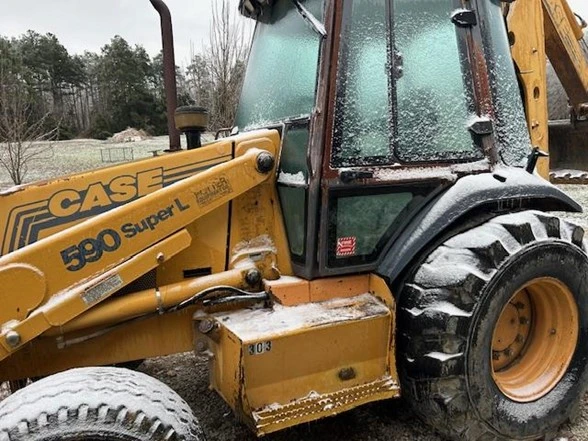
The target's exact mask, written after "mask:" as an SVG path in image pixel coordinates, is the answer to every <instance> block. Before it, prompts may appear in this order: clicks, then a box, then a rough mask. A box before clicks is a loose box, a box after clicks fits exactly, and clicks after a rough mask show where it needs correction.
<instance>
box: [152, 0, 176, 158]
mask: <svg viewBox="0 0 588 441" xmlns="http://www.w3.org/2000/svg"><path fill="white" fill-rule="evenodd" d="M149 1H150V2H151V4H152V5H153V7H154V8H155V10H156V11H157V12H158V13H159V16H160V17H161V39H162V43H163V76H164V83H165V97H166V104H167V129H168V132H169V150H170V151H172V152H175V151H178V150H181V144H180V132H179V131H178V130H177V129H176V125H175V122H174V114H175V111H176V108H177V107H178V88H177V84H176V57H175V53H174V32H173V26H172V19H171V13H170V11H169V8H168V7H167V5H166V4H165V2H164V1H163V0H149Z"/></svg>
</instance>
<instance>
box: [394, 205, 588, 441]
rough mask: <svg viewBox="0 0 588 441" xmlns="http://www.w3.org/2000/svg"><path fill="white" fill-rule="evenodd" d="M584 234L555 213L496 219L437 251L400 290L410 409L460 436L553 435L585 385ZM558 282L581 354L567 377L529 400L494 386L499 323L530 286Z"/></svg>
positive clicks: (474, 439) (401, 356) (402, 359)
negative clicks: (566, 293) (567, 296)
mask: <svg viewBox="0 0 588 441" xmlns="http://www.w3.org/2000/svg"><path fill="white" fill-rule="evenodd" d="M583 237H584V231H583V229H582V228H580V227H578V226H575V225H572V224H570V223H568V222H566V221H563V220H560V219H558V218H557V217H554V216H551V215H548V214H545V213H540V212H522V213H517V214H512V215H507V216H500V217H497V218H495V219H493V220H491V221H489V222H487V223H485V224H483V225H481V226H479V227H476V228H474V229H472V230H469V231H466V232H464V233H462V234H459V235H457V236H455V237H453V238H452V239H450V240H448V241H446V242H445V243H444V244H443V245H441V246H440V247H439V248H437V249H436V250H435V251H433V252H432V253H431V254H430V255H429V256H428V257H427V258H426V260H425V262H424V263H423V264H422V265H421V266H420V267H419V268H418V269H417V270H416V271H415V273H414V275H413V276H412V277H411V280H410V282H409V283H407V284H406V285H405V286H404V288H403V289H402V292H401V297H400V299H399V312H398V345H397V348H398V349H397V358H398V365H399V371H400V378H401V382H402V391H403V394H404V396H405V397H406V398H407V400H408V401H409V402H410V403H411V405H412V407H413V408H414V411H415V412H416V413H417V414H418V415H419V416H420V417H421V418H422V419H423V420H424V421H425V422H427V423H428V424H429V425H431V426H432V427H433V428H435V429H436V430H437V431H438V432H439V433H440V434H442V435H444V436H446V437H448V438H450V439H455V440H468V441H479V440H536V439H539V438H541V439H550V438H549V437H550V435H553V434H554V433H556V431H557V429H558V428H559V427H560V425H561V424H563V423H565V422H567V420H568V419H569V418H570V416H572V415H573V414H574V413H575V412H576V411H577V410H578V408H579V404H580V401H581V399H582V396H583V393H584V391H585V389H586V386H587V385H588V369H587V366H588V362H587V360H588V345H587V344H586V342H587V341H588V257H587V255H586V249H585V246H584V244H583ZM539 277H554V278H557V279H559V280H560V281H562V282H563V283H564V284H565V285H567V287H568V288H569V289H570V291H571V292H572V295H573V296H574V299H575V301H576V305H577V307H578V312H579V328H580V329H579V335H578V344H577V345H576V349H575V353H574V355H573V356H572V361H571V364H570V366H569V368H568V370H567V371H566V373H565V374H564V377H563V378H562V379H561V381H559V383H557V385H556V386H555V388H554V389H553V390H551V391H550V392H549V393H548V394H547V395H545V396H543V397H542V398H539V399H538V400H536V401H534V402H530V403H519V402H514V401H512V400H510V399H509V398H508V397H507V396H505V395H504V394H503V393H502V392H501V391H500V389H499V388H498V387H497V386H496V384H495V382H494V380H493V377H492V367H491V361H490V354H491V344H492V335H493V330H494V326H495V324H496V322H497V320H498V318H499V316H500V314H501V312H502V309H503V307H504V305H506V304H507V303H508V302H509V300H510V299H511V297H512V296H513V295H514V294H515V293H516V292H517V291H518V290H519V289H520V288H521V287H522V286H523V285H524V284H525V283H527V282H529V281H531V280H534V279H536V278H539Z"/></svg>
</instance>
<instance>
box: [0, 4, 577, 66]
mask: <svg viewBox="0 0 588 441" xmlns="http://www.w3.org/2000/svg"><path fill="white" fill-rule="evenodd" d="M215 1H219V0H167V3H168V5H169V8H170V10H171V12H172V18H173V20H174V31H175V44H176V54H177V64H181V65H186V64H188V61H189V58H190V42H193V44H194V46H195V47H196V50H198V49H199V48H200V47H201V46H202V44H203V43H204V44H206V41H207V40H208V30H209V28H210V20H211V12H210V9H211V4H212V2H215ZM230 1H231V2H232V3H233V5H234V7H235V8H236V7H237V4H238V0H230ZM569 2H570V4H571V5H572V8H574V9H575V10H576V12H578V13H580V14H581V15H583V16H584V17H585V18H586V19H587V20H588V1H586V0H569ZM1 4H2V7H1V9H0V35H3V36H10V37H12V36H18V35H20V34H22V33H24V32H26V31H27V30H28V29H34V30H36V31H37V32H40V33H46V32H51V33H53V34H55V35H57V36H58V37H59V39H60V40H61V42H62V43H63V44H64V45H65V46H66V47H67V48H68V49H69V50H70V52H73V53H83V52H84V51H85V50H90V51H95V52H97V51H99V50H100V48H101V47H102V46H104V45H105V44H106V43H108V42H109V41H110V39H111V38H112V37H113V36H114V35H116V34H119V35H122V36H123V37H124V38H125V39H127V40H128V41H129V42H130V43H132V44H137V43H140V44H142V45H143V46H145V48H146V49H147V51H148V52H149V53H150V54H151V55H155V54H157V52H158V51H159V50H160V48H161V37H160V33H159V18H158V15H157V13H156V12H155V10H154V9H153V8H152V7H151V4H150V2H149V0H1Z"/></svg>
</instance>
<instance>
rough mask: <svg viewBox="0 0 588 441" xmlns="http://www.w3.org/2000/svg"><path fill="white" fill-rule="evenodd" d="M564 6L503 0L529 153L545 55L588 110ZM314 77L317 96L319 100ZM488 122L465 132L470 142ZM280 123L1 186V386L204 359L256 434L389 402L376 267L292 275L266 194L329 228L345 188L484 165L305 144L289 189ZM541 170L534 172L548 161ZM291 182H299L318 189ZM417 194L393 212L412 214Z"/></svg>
mask: <svg viewBox="0 0 588 441" xmlns="http://www.w3.org/2000/svg"><path fill="white" fill-rule="evenodd" d="M332 7H333V6H332V5H331V6H330V8H332ZM566 8H567V4H566V3H565V0H542V1H538V0H518V1H517V2H514V3H513V4H511V5H510V10H509V11H508V19H509V26H510V32H511V33H512V39H513V41H514V42H515V43H514V45H513V48H512V50H513V58H514V59H515V61H516V62H517V65H518V67H519V73H520V79H521V84H522V88H523V90H524V92H525V100H526V111H527V119H528V125H529V130H530V133H531V139H532V143H533V144H534V145H535V146H537V147H539V148H541V149H543V150H547V148H548V145H549V144H548V142H549V140H548V121H547V120H548V116H547V111H546V109H547V104H546V103H547V101H546V80H545V77H546V67H545V54H548V55H549V56H550V58H551V60H552V63H553V64H554V66H555V67H556V70H557V71H558V72H560V71H561V72H562V74H561V76H562V82H563V83H564V86H565V87H566V88H567V90H577V91H581V90H583V93H584V94H585V95H587V96H586V97H584V96H583V95H582V94H581V93H580V92H578V94H576V95H575V96H577V100H576V101H573V102H572V106H573V107H574V109H575V110H576V111H577V112H578V113H581V112H583V111H584V110H585V109H584V107H583V103H585V102H586V101H588V93H586V91H587V90H588V88H587V87H586V86H587V85H588V75H587V74H586V61H585V59H581V60H580V59H578V58H577V57H576V55H577V54H578V47H579V46H578V44H579V43H578V39H579V38H580V37H581V35H580V34H581V30H579V27H578V26H577V24H576V23H575V21H574V20H573V17H571V16H570V14H571V12H569V8H567V9H566ZM562 11H563V12H562ZM466 12H468V11H466ZM469 12H471V11H469ZM499 12H500V11H499ZM462 13H463V11H462ZM499 16H500V15H499ZM335 18H336V17H335V16H334V15H333V20H334V19H335ZM338 19H339V20H340V19H341V17H338ZM311 24H312V23H311ZM462 24H463V23H462ZM330 25H331V26H333V28H335V29H337V28H336V23H330ZM314 26H316V23H315V24H314ZM320 31H321V28H320V26H319V27H318V28H317V32H318V33H319V34H320ZM328 49H329V50H328V51H327V52H328V53H333V54H335V53H336V50H335V49H333V48H331V47H328ZM398 56H399V57H400V54H398ZM400 58H401V57H400ZM399 61H400V60H396V62H399ZM329 62H330V60H328V59H327V60H325V61H324V66H323V67H322V69H323V70H326V69H327V67H328V65H329ZM570 66H574V69H572V70H570ZM478 68H480V66H478ZM397 74H398V75H400V71H399V72H397ZM322 75H326V73H325V72H323V73H322ZM333 75H334V74H333ZM335 76H336V75H335ZM333 78H334V77H333ZM327 80H328V78H326V77H325V81H323V82H321V83H320V87H319V88H318V95H319V96H320V97H323V98H324V102H325V103H327V102H329V101H328V99H327V88H326V86H325V84H326V82H327ZM482 83H483V82H482ZM485 86H486V88H488V89H489V86H488V85H487V84H485ZM481 92H483V93H482V95H484V94H485V95H486V96H488V95H489V91H488V90H485V89H484V90H482V91H481ZM334 102H335V100H333V103H334ZM325 112H327V110H325V109H319V110H317V111H316V112H315V113H314V114H313V116H311V117H309V121H310V122H308V126H309V127H312V130H310V129H308V131H309V133H311V134H312V135H313V136H310V135H308V136H309V137H310V139H304V141H303V146H304V147H306V146H307V145H311V146H313V147H314V148H315V149H316V148H317V146H319V144H320V143H321V142H323V138H321V137H320V136H316V135H315V132H316V133H318V134H319V135H321V133H322V132H320V130H324V132H328V127H327V128H325V127H323V126H322V125H321V124H323V123H324V121H323V122H320V123H319V122H317V121H322V120H321V119H320V118H323V115H324V114H329V113H328V112H332V109H329V110H328V112H327V113H325ZM312 118H315V119H312ZM180 122H181V121H180ZM384 122H385V121H384ZM487 122H488V121H478V123H481V124H478V126H476V127H478V130H482V132H480V133H478V135H480V134H484V133H485V132H484V131H483V130H489V129H488V127H487V124H484V123H487ZM297 124H298V125H300V124H302V123H301V122H300V121H298V122H297ZM325 124H326V123H325ZM474 125H475V124H474ZM327 126H328V124H327ZM285 127H286V126H285V125H284V127H283V130H284V132H280V131H279V130H270V129H263V130H256V131H251V132H247V133H244V134H240V135H236V136H232V137H228V138H224V139H222V140H218V141H216V142H213V143H211V144H209V145H206V146H204V147H202V148H198V149H196V150H191V151H186V152H179V153H173V154H169V155H164V156H160V157H156V158H150V159H146V160H143V161H138V162H134V163H130V164H123V165H119V166H115V167H110V168H105V169H101V170H96V171H89V172H83V173H79V174H77V175H73V176H69V177H65V178H61V179H56V180H51V181H47V182H42V183H37V184H33V185H28V186H22V187H17V188H13V189H11V190H9V191H7V192H4V193H1V194H0V228H1V231H2V235H1V237H0V238H1V240H2V242H1V243H0V256H1V257H0V287H1V289H0V306H1V307H0V381H6V380H20V379H25V378H32V377H42V376H45V375H49V374H52V373H55V372H59V371H63V370H66V369H69V368H73V367H79V366H94V365H109V364H115V363H122V362H126V361H134V360H140V359H144V358H149V357H156V356H162V355H168V354H173V353H180V352H186V351H191V350H196V352H198V353H199V354H201V355H204V356H207V357H209V359H210V375H211V378H210V382H211V386H212V387H213V388H214V389H216V390H217V391H218V392H219V393H220V394H221V395H222V396H223V398H224V399H225V400H226V401H227V403H229V405H230V406H231V407H232V408H233V409H234V410H235V412H236V414H237V415H238V417H239V418H240V419H242V420H243V421H244V422H245V423H247V424H248V425H249V426H250V427H251V428H252V429H253V430H254V431H255V432H256V433H257V434H258V435H264V434H268V433H271V432H275V431H277V430H281V429H284V428H286V427H291V426H294V425H297V424H300V423H304V422H308V421H311V420H315V419H318V418H322V417H326V416H330V415H335V414H337V413H340V412H343V411H346V410H349V409H352V408H354V407H356V406H359V405H361V404H364V403H368V402H372V401H376V400H382V399H388V398H392V397H397V396H399V395H400V387H399V381H398V374H397V369H396V343H395V332H396V302H395V299H394V297H393V295H392V292H391V290H390V287H389V286H388V284H387V282H386V281H384V280H383V279H382V278H380V277H379V276H377V275H376V274H375V273H374V272H373V269H374V268H375V266H373V267H370V268H369V269H365V268H366V267H363V269H361V270H358V271H347V272H346V273H345V272H339V273H337V272H335V271H333V272H331V273H328V272H325V273H321V274H326V275H327V276H329V277H327V276H322V277H313V276H314V275H316V274H311V276H309V277H308V280H307V279H303V278H298V277H294V276H293V274H294V268H295V264H296V262H294V261H293V258H292V256H291V253H290V248H289V245H290V244H289V243H288V238H287V234H286V226H285V221H284V218H283V210H282V209H283V208H285V207H282V206H281V202H280V197H279V195H278V188H281V189H284V187H283V186H287V185H290V187H289V190H290V191H293V192H296V191H300V192H302V193H304V195H305V196H304V197H305V198H306V197H307V193H305V192H307V191H308V194H309V195H311V196H312V197H314V198H315V200H317V201H318V199H319V198H320V197H323V199H322V200H321V204H323V205H324V206H323V207H320V209H321V210H323V209H324V211H322V212H321V213H322V214H321V215H322V216H323V217H326V215H327V214H328V212H327V209H328V208H329V207H328V205H329V204H330V203H331V202H330V201H329V200H328V198H329V192H330V194H331V195H333V194H335V195H336V194H337V191H339V190H341V188H343V187H344V184H348V185H349V188H350V189H351V191H355V192H358V194H359V191H360V190H361V191H363V190H365V189H367V191H372V192H374V189H376V190H377V191H375V192H374V194H375V195H376V196H380V194H379V193H380V192H381V193H382V194H383V195H387V192H389V191H390V187H393V186H397V187H396V188H395V189H394V190H395V191H399V190H398V189H399V188H400V187H402V188H403V189H407V188H409V186H411V185H413V184H414V183H415V182H416V183H417V184H419V185H421V186H423V185H422V184H423V182H424V183H425V184H428V187H431V188H432V187H433V184H434V185H435V186H439V188H441V187H443V188H445V186H447V187H448V186H449V184H451V183H454V182H455V181H456V180H457V178H458V176H459V177H461V176H462V174H477V173H483V172H488V171H489V167H490V163H489V162H487V161H485V160H483V161H478V162H474V163H472V164H465V165H464V167H463V168H460V167H459V166H460V164H457V165H455V167H454V164H451V165H450V166H449V168H447V171H445V172H444V171H443V170H445V169H443V168H442V166H439V165H438V164H436V165H431V169H432V170H433V171H430V170H427V164H426V163H423V164H420V163H419V165H418V166H415V167H413V168H412V169H408V170H397V169H396V168H394V167H396V166H399V164H396V165H394V166H390V165H388V164H386V165H385V167H387V168H385V167H384V168H383V170H380V171H383V172H385V173H380V175H379V176H380V177H378V175H377V173H376V175H374V173H373V171H372V170H367V169H366V170H362V169H359V168H358V169H357V170H353V169H352V168H353V167H351V169H345V168H341V169H340V170H335V169H331V168H330V167H331V165H332V164H330V163H329V161H328V158H327V159H326V160H325V162H324V164H323V165H322V167H323V169H321V158H320V157H318V156H317V155H315V154H314V152H315V150H310V147H309V151H310V152H311V154H309V155H307V156H305V155H304V154H300V152H296V155H293V156H294V158H290V162H291V163H292V164H294V165H295V166H296V167H299V168H300V169H301V170H304V171H300V172H299V171H298V169H296V171H295V173H285V174H284V175H285V177H286V178H288V179H290V180H291V181H290V183H289V184H288V183H284V182H281V183H280V182H279V179H278V167H277V166H278V164H280V161H281V159H282V144H283V143H286V142H287V141H284V139H287V136H288V135H287V130H286V128H285ZM305 127H306V126H305ZM331 128H332V127H331ZM290 130H292V129H291V128H290ZM285 133H286V134H285ZM486 135H488V133H486ZM291 139H292V138H291ZM293 139H294V140H295V141H296V142H300V143H301V145H302V141H300V139H299V138H297V137H296V136H295V137H294V138H293ZM295 147H296V146H295ZM320 147H321V148H326V147H324V146H322V145H320ZM302 153H307V152H305V151H303V152H302ZM301 164H303V165H301ZM539 167H540V168H539V170H540V173H541V174H542V175H543V176H547V173H548V171H549V165H548V163H547V162H546V161H544V162H543V163H542V164H541V163H540V165H539ZM460 170H461V171H460ZM321 172H322V173H323V174H322V175H321V174H320V173H321ZM339 172H340V173H339ZM441 172H443V173H441ZM305 173H306V174H308V175H313V174H314V175H313V176H312V179H309V180H311V181H313V182H315V183H317V185H316V186H315V187H312V185H308V186H307V184H306V183H307V180H306V178H307V177H306V176H305ZM437 173H441V175H439V174H437ZM299 176H302V177H301V180H302V184H301V183H300V182H299V180H298V179H294V178H298V177H299ZM496 176H497V175H495V177H496ZM344 177H346V178H345V179H344ZM380 178H381V179H380ZM496 179H497V180H500V179H499V177H496ZM504 179H505V180H506V178H504ZM346 180H347V181H346ZM363 181H365V182H363ZM325 182H326V184H325ZM362 182H363V184H362ZM366 182H367V184H369V185H367V184H366ZM501 182H502V181H501ZM400 184H401V185H400ZM280 185H283V186H282V187H279V186H280ZM321 185H323V187H321ZM361 185H363V187H362V186H361ZM307 187H309V188H307ZM425 187H427V186H423V189H421V191H423V192H424V191H425V190H427V191H428V187H427V188H425ZM349 188H347V189H345V188H343V189H344V190H349ZM406 191H407V192H408V191H409V190H406ZM321 192H322V193H321ZM374 194H372V196H373V195H374ZM391 194H394V192H391ZM426 194H427V193H423V195H422V200H423V201H424V200H425V195H426ZM353 196H356V194H353ZM412 196H414V195H412V194H411V197H412ZM417 196H419V197H415V198H414V199H415V200H414V201H413V202H410V204H409V203H408V202H407V203H406V204H407V205H406V207H404V208H405V209H407V210H408V209H409V208H410V209H412V208H415V207H417V205H418V203H420V202H419V198H420V197H421V195H420V193H419V195H417ZM308 197H309V198H310V196H308ZM341 199H343V197H342V198H341ZM521 199H523V198H521ZM399 205H400V204H399ZM413 205H414V207H413ZM317 207H318V204H317ZM287 208H291V207H287ZM298 208H299V207H298ZM302 208H303V209H304V207H302ZM404 208H402V207H400V208H399V209H398V211H399V213H400V212H401V211H403V210H404ZM415 209H416V208H415ZM300 211H303V210H300ZM317 211H320V210H319V209H318V208H317ZM399 213H396V214H399ZM291 219H292V218H291ZM293 219H294V221H292V222H291V224H295V223H296V222H300V223H302V222H304V221H303V220H302V217H296V218H293ZM408 220H410V219H407V221H408ZM313 222H314V224H315V225H314V227H316V226H317V225H318V220H317V219H316V218H311V219H310V220H309V221H308V224H309V225H310V224H313ZM294 226H296V225H294ZM290 227H292V225H290ZM387 227H388V228H390V229H391V228H392V225H388V226H387ZM413 233H415V234H416V233H418V231H413ZM329 234H330V232H329V230H328V229H326V230H321V231H320V233H317V234H316V237H310V239H309V240H308V242H310V241H311V240H315V241H317V242H320V244H319V245H317V248H320V247H323V249H322V250H321V249H319V250H315V251H318V253H315V254H318V255H314V256H312V258H313V259H316V260H317V261H319V262H317V264H319V266H320V265H324V264H325V262H322V261H320V260H321V259H323V260H325V259H328V256H326V253H322V254H321V251H324V248H326V247H327V240H328V239H327V237H326V236H328V235H329ZM382 234H383V233H382ZM336 239H338V242H337V243H336V248H337V249H338V251H337V252H338V253H339V254H340V256H343V257H349V256H351V255H352V254H353V253H352V251H350V250H354V249H355V246H356V245H357V244H356V241H355V240H356V238H355V237H352V236H351V237H337V238H336ZM376 239H377V238H376ZM387 240H392V239H391V237H388V238H387ZM374 247H375V245H374ZM339 248H340V249H339ZM311 251H312V250H311ZM380 251H381V250H378V252H380ZM346 253H347V254H346ZM309 254H312V252H309ZM358 257H361V256H358ZM371 263H373V262H371ZM359 267H360V268H361V266H359ZM329 269H331V268H329ZM337 269H340V268H337ZM344 269H345V268H344ZM297 274H298V273H297ZM341 274H343V275H341ZM210 290H216V291H222V290H224V291H227V292H230V291H231V290H233V291H237V292H239V294H241V295H244V297H243V299H246V300H248V301H249V303H247V304H246V305H245V306H243V307H240V305H238V304H231V305H226V304H225V305H223V304H222V303H214V302H212V303H210V304H209V305H207V304H206V303H203V304H198V305H197V304H196V302H195V299H196V297H197V296H199V295H203V293H207V292H208V291H210ZM254 294H258V295H259V297H255V296H254ZM247 295H250V296H249V297H247ZM262 298H263V300H261V299H262ZM252 299H253V300H255V301H253V302H251V300H252ZM213 300H214V299H213ZM236 300H239V298H237V299H236ZM241 306H242V305H241Z"/></svg>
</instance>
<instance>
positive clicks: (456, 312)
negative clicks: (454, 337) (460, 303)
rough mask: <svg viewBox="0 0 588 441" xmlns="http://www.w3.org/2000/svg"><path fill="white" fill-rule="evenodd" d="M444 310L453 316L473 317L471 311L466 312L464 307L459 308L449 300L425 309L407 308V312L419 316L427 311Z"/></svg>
mask: <svg viewBox="0 0 588 441" xmlns="http://www.w3.org/2000/svg"><path fill="white" fill-rule="evenodd" d="M429 311H430V312H442V313H444V314H447V315H450V316H452V317H471V316H472V314H471V313H470V312H466V311H463V310H462V309H459V308H458V307H457V306H455V305H453V304H451V303H449V302H438V303H435V304H434V305H432V306H429V307H427V308H425V309H419V308H412V309H407V312H409V313H410V314H411V315H412V316H414V317H418V316H420V315H422V314H424V313H425V312H429Z"/></svg>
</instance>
